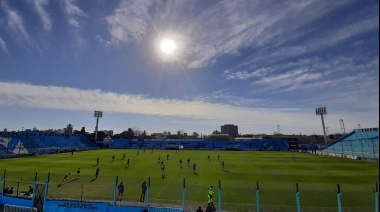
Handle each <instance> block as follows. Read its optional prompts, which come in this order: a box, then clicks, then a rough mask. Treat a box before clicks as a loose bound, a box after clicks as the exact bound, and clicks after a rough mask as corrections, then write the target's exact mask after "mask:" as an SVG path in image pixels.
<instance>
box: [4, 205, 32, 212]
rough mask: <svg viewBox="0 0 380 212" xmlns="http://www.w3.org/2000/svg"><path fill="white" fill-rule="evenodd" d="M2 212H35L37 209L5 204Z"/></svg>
mask: <svg viewBox="0 0 380 212" xmlns="http://www.w3.org/2000/svg"><path fill="white" fill-rule="evenodd" d="M4 212H37V208H33V207H25V206H18V205H8V204H5V205H4Z"/></svg>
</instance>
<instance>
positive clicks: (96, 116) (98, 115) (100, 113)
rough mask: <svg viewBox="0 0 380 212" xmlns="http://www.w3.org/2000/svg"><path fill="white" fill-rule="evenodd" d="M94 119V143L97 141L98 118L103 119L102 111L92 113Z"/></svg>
mask: <svg viewBox="0 0 380 212" xmlns="http://www.w3.org/2000/svg"><path fill="white" fill-rule="evenodd" d="M94 117H95V118H96V126H95V142H96V141H97V139H98V124H99V118H102V117H103V111H97V110H95V111H94Z"/></svg>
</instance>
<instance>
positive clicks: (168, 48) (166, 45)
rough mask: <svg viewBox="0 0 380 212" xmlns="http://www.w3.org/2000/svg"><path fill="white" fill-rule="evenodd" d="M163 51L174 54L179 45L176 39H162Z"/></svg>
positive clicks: (161, 46)
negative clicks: (175, 41) (176, 43)
mask: <svg viewBox="0 0 380 212" xmlns="http://www.w3.org/2000/svg"><path fill="white" fill-rule="evenodd" d="M160 48H161V51H162V52H163V53H165V54H168V55H169V54H172V53H173V52H174V51H175V50H176V48H177V46H176V45H175V43H174V41H173V40H171V39H164V40H162V41H161V44H160Z"/></svg>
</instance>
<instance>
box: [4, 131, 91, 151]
mask: <svg viewBox="0 0 380 212" xmlns="http://www.w3.org/2000/svg"><path fill="white" fill-rule="evenodd" d="M94 148H96V145H95V144H94V143H92V142H91V141H90V140H89V139H87V138H86V137H85V136H83V135H81V134H79V135H73V134H44V133H38V132H34V131H30V132H29V131H28V132H1V133H0V155H23V154H26V155H29V154H41V153H54V152H57V151H78V150H86V149H94Z"/></svg>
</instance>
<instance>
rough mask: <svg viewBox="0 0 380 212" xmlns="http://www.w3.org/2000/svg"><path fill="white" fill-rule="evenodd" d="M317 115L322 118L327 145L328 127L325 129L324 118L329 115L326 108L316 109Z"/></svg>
mask: <svg viewBox="0 0 380 212" xmlns="http://www.w3.org/2000/svg"><path fill="white" fill-rule="evenodd" d="M315 115H317V116H321V119H322V127H323V135H324V139H325V144H327V136H326V127H325V120H324V118H323V116H324V115H327V110H326V107H319V108H315Z"/></svg>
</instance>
